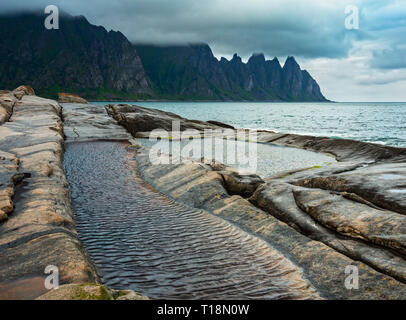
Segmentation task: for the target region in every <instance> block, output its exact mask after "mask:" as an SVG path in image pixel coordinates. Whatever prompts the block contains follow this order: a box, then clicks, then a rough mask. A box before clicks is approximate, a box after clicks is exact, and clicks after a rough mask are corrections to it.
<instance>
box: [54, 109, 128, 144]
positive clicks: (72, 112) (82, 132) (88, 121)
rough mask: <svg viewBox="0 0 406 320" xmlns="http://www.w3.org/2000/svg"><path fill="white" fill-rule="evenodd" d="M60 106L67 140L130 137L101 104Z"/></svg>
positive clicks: (121, 138)
mask: <svg viewBox="0 0 406 320" xmlns="http://www.w3.org/2000/svg"><path fill="white" fill-rule="evenodd" d="M62 106H63V118H64V132H65V136H66V141H67V142H75V141H76V142H77V141H87V140H117V141H120V140H128V139H131V135H130V134H129V133H127V131H126V130H125V129H124V128H123V127H121V126H119V125H118V124H117V122H116V121H115V120H114V119H112V118H111V117H110V116H109V115H108V114H107V112H106V109H105V108H104V107H102V106H99V105H92V104H78V103H64V104H62Z"/></svg>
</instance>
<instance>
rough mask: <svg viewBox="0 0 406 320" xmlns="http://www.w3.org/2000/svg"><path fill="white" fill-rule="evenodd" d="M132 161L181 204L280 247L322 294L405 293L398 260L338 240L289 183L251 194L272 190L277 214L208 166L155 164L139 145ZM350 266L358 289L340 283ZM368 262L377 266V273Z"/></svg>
mask: <svg viewBox="0 0 406 320" xmlns="http://www.w3.org/2000/svg"><path fill="white" fill-rule="evenodd" d="M137 161H138V163H139V168H140V170H141V173H142V176H143V177H144V179H145V180H146V181H147V182H149V183H151V184H152V185H153V186H154V187H155V188H157V189H158V190H159V191H161V192H163V193H165V194H168V195H169V196H170V197H171V198H173V199H175V200H177V201H180V202H182V203H185V204H186V205H189V206H192V207H195V208H201V209H204V210H207V211H210V212H212V213H213V214H216V215H218V216H220V217H222V218H224V219H226V220H229V221H231V222H233V223H234V224H236V225H238V226H240V227H241V228H243V229H244V230H248V231H249V232H251V233H252V234H255V235H258V236H260V237H261V238H263V239H265V240H266V241H268V242H269V243H270V244H271V245H272V247H273V248H276V249H278V250H280V252H282V253H284V254H285V255H286V256H287V257H289V259H290V260H291V261H292V262H293V263H295V264H297V265H298V266H300V268H301V269H302V270H303V273H304V275H305V277H306V279H308V280H309V282H310V283H311V284H312V285H313V286H314V287H315V288H316V290H317V291H318V292H319V294H320V295H321V296H322V297H324V298H329V299H402V298H403V299H404V298H405V297H406V285H405V284H404V283H402V282H400V281H399V280H404V279H405V278H404V275H405V274H406V273H405V272H406V268H405V264H404V260H403V258H401V257H399V256H396V255H395V254H391V252H388V251H385V250H384V249H381V248H374V247H370V246H369V245H367V244H359V243H358V241H359V240H354V239H341V238H339V237H337V236H336V234H334V232H332V231H330V230H329V229H328V228H326V227H323V226H322V225H318V224H317V223H315V221H314V220H313V219H312V217H310V216H309V215H308V214H307V213H305V212H303V211H302V210H301V209H300V208H299V207H298V206H297V204H296V201H295V198H294V197H293V193H292V188H290V187H289V185H288V184H286V183H285V186H283V185H282V186H281V187H278V186H277V185H273V184H271V185H268V184H267V185H261V186H259V188H258V189H257V191H256V193H255V195H258V194H259V193H260V192H261V190H272V191H275V193H271V194H269V197H268V199H269V200H270V201H272V202H274V204H273V207H271V208H269V211H270V212H275V210H274V208H275V209H277V208H278V206H279V209H278V210H279V213H278V214H274V215H272V214H269V213H267V212H266V211H263V210H261V209H259V208H257V207H256V206H254V205H253V204H252V203H251V202H249V201H247V200H246V199H243V198H242V197H241V196H238V195H234V196H230V195H229V194H228V193H227V191H226V190H225V189H224V187H223V182H222V178H221V176H220V175H219V172H215V171H212V170H211V168H210V167H209V166H202V165H201V164H198V163H196V164H181V165H160V166H154V165H152V164H151V163H150V162H149V158H148V152H147V151H145V150H144V149H143V148H139V149H138V154H137ZM292 187H293V186H292ZM268 188H271V189H268ZM296 188H300V187H296ZM255 195H254V196H253V198H251V201H253V202H254V203H255V202H256V201H259V200H260V197H256V196H255ZM278 195H279V198H278ZM254 197H255V199H254ZM269 203H270V202H268V201H266V202H263V203H262V205H263V206H264V208H265V209H266V207H268V204H269ZM285 222H286V223H285ZM292 227H293V228H292ZM324 242H326V243H328V244H326V243H324ZM360 257H363V258H365V259H364V260H362V259H360ZM359 260H361V261H359ZM362 261H365V263H364V262H362ZM370 262H373V263H370ZM374 263H375V265H374ZM349 265H354V266H356V267H357V268H358V270H359V276H360V279H359V283H360V288H359V290H347V289H346V288H345V286H344V281H345V278H346V274H345V272H344V271H345V269H346V267H347V266H349ZM369 265H374V266H376V265H379V266H380V269H379V270H380V271H377V270H375V269H374V268H371V267H370V266H369ZM391 272H392V273H391ZM391 274H392V275H393V276H396V279H398V280H395V279H394V278H393V277H392V276H390V275H391Z"/></svg>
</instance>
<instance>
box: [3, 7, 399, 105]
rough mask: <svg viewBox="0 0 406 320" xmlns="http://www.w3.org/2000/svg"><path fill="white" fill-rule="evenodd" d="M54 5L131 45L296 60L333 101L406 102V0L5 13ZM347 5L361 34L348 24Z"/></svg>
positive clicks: (92, 8)
mask: <svg viewBox="0 0 406 320" xmlns="http://www.w3.org/2000/svg"><path fill="white" fill-rule="evenodd" d="M34 3H35V4H34ZM49 4H55V5H57V6H58V7H59V8H60V9H61V10H64V11H67V12H68V13H71V14H73V15H79V14H81V15H84V16H85V17H86V18H87V19H88V20H89V21H90V22H91V23H93V24H97V25H103V26H104V27H106V29H108V30H110V29H114V30H120V31H121V32H123V33H124V34H125V35H126V36H127V37H128V38H129V39H130V40H131V41H133V42H143V43H156V44H168V43H191V42H206V43H208V44H209V45H210V46H211V47H212V50H213V53H214V54H215V55H216V56H217V57H218V58H220V57H221V56H225V57H226V58H230V57H231V56H232V55H233V54H234V53H238V54H239V55H240V56H242V57H243V59H244V60H246V59H247V58H248V57H249V56H250V55H251V54H252V53H253V52H263V53H264V54H265V56H266V57H267V58H273V57H274V56H278V58H279V59H280V61H284V59H285V58H286V56H288V55H294V56H295V57H296V59H297V61H298V62H299V64H300V65H301V67H302V68H303V69H307V70H308V71H309V72H310V73H311V74H312V75H313V77H314V78H315V79H316V80H317V81H318V82H319V84H320V86H321V88H322V92H323V93H324V95H325V96H326V97H327V98H328V99H331V100H335V101H406V42H405V38H406V1H405V0H311V1H310V0H249V1H248V0H244V1H241V0H86V1H84V0H52V2H50V0H45V1H44V0H35V1H32V0H2V1H1V3H0V11H2V12H5V11H7V10H15V9H27V8H30V9H32V8H35V7H36V8H38V7H39V8H42V10H43V8H45V6H46V5H49ZM348 6H356V7H357V8H358V10H359V28H358V29H352V30H349V29H347V28H346V27H345V21H346V18H347V17H348V16H349V13H347V14H346V11H345V10H346V8H347V7H348Z"/></svg>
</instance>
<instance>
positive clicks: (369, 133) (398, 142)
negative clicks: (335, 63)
mask: <svg viewBox="0 0 406 320" xmlns="http://www.w3.org/2000/svg"><path fill="white" fill-rule="evenodd" d="M107 103H112V102H97V104H102V105H104V104H107ZM121 103H122V102H121ZM128 103H130V104H136V105H140V106H143V107H148V108H156V109H160V110H164V111H170V112H173V113H176V114H179V115H181V116H183V117H186V118H189V119H197V120H217V121H221V122H224V123H228V124H231V125H233V126H235V127H238V128H250V129H267V130H273V131H277V132H285V133H297V134H308V135H314V136H326V137H332V138H347V139H353V140H360V141H366V142H374V143H379V144H384V145H391V146H397V147H406V103H262V102H128Z"/></svg>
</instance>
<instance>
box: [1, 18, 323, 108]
mask: <svg viewBox="0 0 406 320" xmlns="http://www.w3.org/2000/svg"><path fill="white" fill-rule="evenodd" d="M44 19H45V16H44V15H43V14H38V13H32V12H30V13H28V12H27V13H18V14H8V15H1V16H0V57H1V59H0V88H2V89H3V88H13V87H16V86H18V85H20V84H22V83H24V84H28V85H31V86H32V87H33V88H35V89H36V91H37V93H38V94H41V95H43V96H48V97H55V96H56V94H57V92H60V91H68V92H73V93H76V94H79V95H82V96H83V97H85V98H87V99H98V100H103V99H107V100H115V99H117V100H129V99H131V100H137V99H167V100H219V101H327V100H326V98H325V97H324V96H323V94H322V93H321V91H320V87H319V85H318V84H317V82H316V81H315V80H314V79H313V78H312V76H311V75H310V74H309V73H308V72H307V71H306V70H301V68H300V66H299V64H298V63H297V62H296V60H295V58H294V57H288V58H287V60H286V62H285V63H284V65H283V67H282V66H281V65H280V63H279V61H278V59H277V58H274V59H273V60H266V59H265V56H264V55H263V54H253V55H252V56H251V58H250V59H249V60H248V62H247V63H244V62H243V61H242V59H241V58H240V57H239V56H238V55H237V54H235V55H234V56H233V58H232V59H231V60H227V59H225V58H221V59H220V60H218V59H217V58H216V57H215V56H214V55H213V53H212V51H211V49H210V47H209V46H208V45H207V44H187V45H176V46H156V45H146V44H136V45H134V44H132V43H131V42H130V41H129V40H128V39H127V38H126V37H125V36H124V35H123V34H122V33H121V32H119V31H107V30H106V29H105V28H104V27H102V26H95V25H92V24H90V23H89V22H88V21H87V19H86V18H85V17H83V16H78V17H73V16H70V15H68V14H65V13H64V14H62V15H61V16H60V21H59V24H60V28H59V29H58V30H47V29H46V28H45V27H44Z"/></svg>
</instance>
